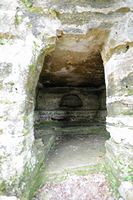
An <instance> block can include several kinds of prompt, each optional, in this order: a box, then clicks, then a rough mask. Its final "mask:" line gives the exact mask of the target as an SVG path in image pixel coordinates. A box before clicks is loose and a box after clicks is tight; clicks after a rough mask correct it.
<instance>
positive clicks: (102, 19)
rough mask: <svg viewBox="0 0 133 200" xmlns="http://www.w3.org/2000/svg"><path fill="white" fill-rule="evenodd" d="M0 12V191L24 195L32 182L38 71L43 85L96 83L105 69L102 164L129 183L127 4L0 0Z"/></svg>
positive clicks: (132, 83) (132, 108)
mask: <svg viewBox="0 0 133 200" xmlns="http://www.w3.org/2000/svg"><path fill="white" fill-rule="evenodd" d="M0 9H1V12H0V55H1V56H0V97H1V98H0V105H1V108H0V159H1V160H0V195H2V196H5V195H8V196H13V198H14V199H15V196H17V197H20V198H21V199H31V198H32V194H33V193H34V191H35V190H36V188H37V187H38V185H36V182H38V181H35V179H37V177H39V174H40V169H41V167H42V162H43V157H42V154H41V153H43V144H42V143H41V141H40V140H39V141H37V140H36V141H35V139H34V130H33V124H34V119H33V118H34V117H33V116H34V107H35V99H36V98H35V89H36V87H37V82H38V79H39V75H40V72H41V71H42V73H41V75H40V82H41V85H45V86H55V85H57V86H86V85H88V86H89V87H100V86H102V85H103V84H104V73H105V82H106V93H107V94H106V96H107V98H106V104H107V130H108V131H109V132H110V136H111V138H110V140H109V141H108V142H107V143H106V149H107V156H106V157H107V163H108V165H109V166H110V169H111V171H112V173H113V174H114V176H115V178H116V179H117V180H118V182H119V185H120V183H123V182H124V181H127V182H129V185H131V184H132V181H133V135H132V132H133V123H132V115H133V13H132V11H133V1H132V0H120V1H116V0H112V1H107V0H96V1H92V0H89V1H87V0H80V1H77V0H74V1H69V0H67V1H61V0H60V1H56V0H53V1H52V0H47V1H42V0H37V1H34V0H33V1H30V0H18V1H17V0H3V1H2V2H1V3H0ZM38 146H39V148H38ZM40 166H41V167H40ZM39 180H40V178H39ZM31 183H32V184H31ZM38 184H39V182H38ZM122 187H123V186H120V188H122ZM130 188H131V187H130ZM127 190H128V189H127V188H126V194H127ZM120 191H121V189H120ZM129 193H130V196H131V192H129ZM120 194H121V196H122V198H123V199H126V200H130V199H131V198H130V197H128V195H126V194H125V193H124V192H120ZM4 198H6V197H4ZM11 199H12V197H11Z"/></svg>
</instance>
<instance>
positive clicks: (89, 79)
mask: <svg viewBox="0 0 133 200" xmlns="http://www.w3.org/2000/svg"><path fill="white" fill-rule="evenodd" d="M103 38H104V34H98V33H97V32H94V33H93V34H90V35H82V36H81V35H77V36H74V35H61V36H60V37H58V38H57V43H56V47H55V50H54V51H53V52H52V53H51V54H49V55H47V56H46V57H45V60H44V66H43V70H42V73H41V75H40V82H41V83H42V84H43V85H44V86H88V87H98V86H101V85H103V84H104V68H103V62H102V58H101V54H100V51H101V47H102V44H103Z"/></svg>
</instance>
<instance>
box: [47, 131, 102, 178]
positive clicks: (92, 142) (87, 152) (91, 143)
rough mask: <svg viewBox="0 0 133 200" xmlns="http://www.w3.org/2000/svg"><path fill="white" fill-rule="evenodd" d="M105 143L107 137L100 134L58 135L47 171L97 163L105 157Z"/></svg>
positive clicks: (51, 171) (61, 170) (50, 154)
mask: <svg viewBox="0 0 133 200" xmlns="http://www.w3.org/2000/svg"><path fill="white" fill-rule="evenodd" d="M104 144H105V137H104V136H100V135H86V136H85V135H70V134H69V135H66V136H60V137H57V140H56V144H55V147H54V148H53V149H52V150H51V152H50V153H49V157H48V160H47V168H46V173H49V174H51V173H62V172H63V171H64V170H68V169H75V168H80V167H85V166H94V165H97V164H99V163H101V162H102V161H103V159H104V155H105V147H104Z"/></svg>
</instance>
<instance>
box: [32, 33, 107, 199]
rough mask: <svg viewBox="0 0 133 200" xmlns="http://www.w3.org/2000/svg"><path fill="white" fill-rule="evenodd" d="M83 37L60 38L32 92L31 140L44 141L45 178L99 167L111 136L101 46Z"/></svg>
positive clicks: (101, 167) (95, 170)
mask: <svg viewBox="0 0 133 200" xmlns="http://www.w3.org/2000/svg"><path fill="white" fill-rule="evenodd" d="M96 40H97V38H96ZM87 41H88V40H87V38H85V37H83V38H82V37H81V38H80V37H79V36H75V37H74V36H69V35H68V36H64V37H63V38H61V39H58V40H57V45H56V47H55V49H54V51H52V53H50V54H48V55H47V56H46V57H45V60H44V66H43V69H42V72H41V74H40V78H39V82H38V86H37V90H36V109H35V119H36V120H35V138H37V139H38V138H42V140H43V143H44V145H45V158H46V171H45V177H47V181H50V180H52V181H53V180H54V182H55V180H58V179H60V178H61V179H62V177H64V176H67V175H68V174H71V173H75V174H78V173H79V174H80V173H81V175H82V174H84V173H86V174H89V173H90V172H91V173H92V172H99V171H102V170H103V164H104V157H105V141H106V140H107V139H108V138H109V134H108V133H107V131H106V126H105V125H106V123H105V121H106V114H107V113H106V89H105V80H104V67H103V62H102V58H101V55H100V45H97V46H98V47H96V46H95V45H94V46H93V47H92V46H91V47H90V48H89V45H88V46H87ZM94 43H95V42H94ZM47 181H46V182H47ZM43 195H44V196H45V194H43ZM55 196H56V195H55ZM55 196H53V198H56V197H55ZM58 198H59V197H58ZM60 198H61V199H63V198H64V197H63V196H62V197H60ZM60 198H59V199H60ZM77 198H79V197H78V196H77ZM39 199H40V198H39ZM48 199H49V198H48Z"/></svg>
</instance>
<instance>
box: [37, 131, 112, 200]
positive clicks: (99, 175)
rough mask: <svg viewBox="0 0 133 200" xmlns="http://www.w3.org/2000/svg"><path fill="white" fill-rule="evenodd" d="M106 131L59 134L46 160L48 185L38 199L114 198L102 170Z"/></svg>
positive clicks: (88, 199)
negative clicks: (100, 133)
mask: <svg viewBox="0 0 133 200" xmlns="http://www.w3.org/2000/svg"><path fill="white" fill-rule="evenodd" d="M106 139H107V136H106V135H105V136H104V135H101V136H100V135H76V134H75V135H70V134H69V135H65V136H58V137H57V138H56V142H55V146H54V147H53V148H52V149H51V151H50V152H49V155H48V159H47V161H46V166H47V167H46V171H45V176H46V177H48V179H47V181H46V183H45V185H44V186H43V187H42V188H40V190H39V191H38V193H37V194H36V197H35V198H34V199H35V200H114V198H113V197H112V195H111V193H110V189H109V185H108V183H107V180H106V178H105V175H104V173H103V172H102V170H101V169H102V166H103V163H104V155H105V147H104V144H105V141H106Z"/></svg>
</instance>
